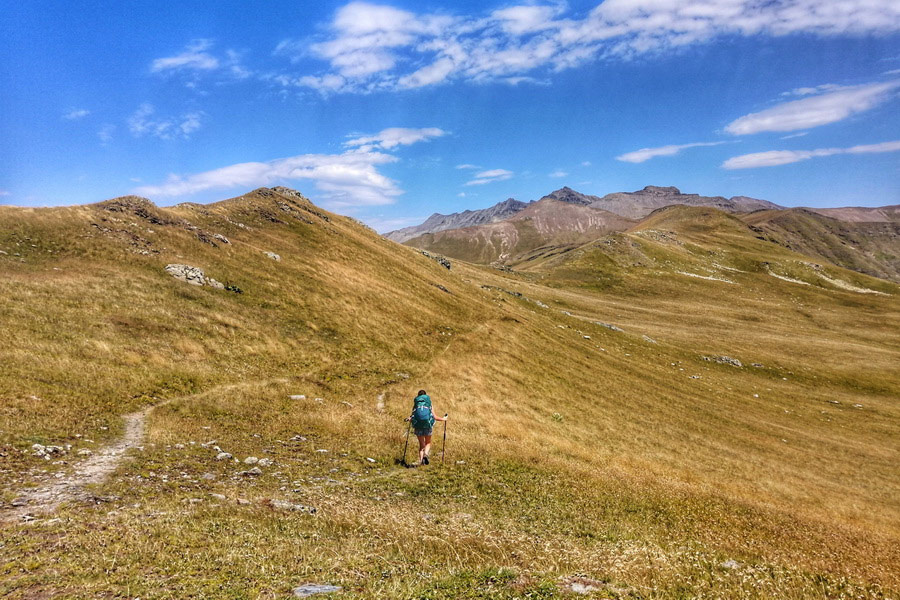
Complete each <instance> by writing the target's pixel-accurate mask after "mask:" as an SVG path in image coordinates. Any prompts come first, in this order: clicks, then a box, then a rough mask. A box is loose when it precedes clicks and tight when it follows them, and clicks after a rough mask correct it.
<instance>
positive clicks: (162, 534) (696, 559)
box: [0, 189, 900, 598]
mask: <svg viewBox="0 0 900 600" xmlns="http://www.w3.org/2000/svg"><path fill="white" fill-rule="evenodd" d="M0 224H2V225H0V250H2V251H4V252H6V254H0V275H2V277H0V286H2V290H0V292H2V293H0V331H2V333H3V337H4V340H5V343H4V344H3V345H2V347H0V411H2V412H0V415H2V422H0V429H2V434H0V435H2V438H0V439H2V443H3V448H2V453H3V458H2V461H3V462H2V471H3V472H2V473H0V477H2V479H0V481H2V486H3V488H2V490H3V491H2V494H3V497H2V498H0V500H4V501H10V500H12V499H13V498H15V496H16V493H17V490H20V489H22V488H23V487H24V486H28V485H35V484H38V483H39V482H40V481H41V478H42V477H46V476H48V475H50V473H44V471H50V472H53V471H58V470H59V471H65V470H66V469H67V468H68V467H69V465H66V464H54V463H55V462H57V461H44V460H40V459H38V458H37V457H34V456H32V455H31V454H30V453H29V452H28V448H29V447H30V445H31V444H32V443H35V442H40V443H45V444H46V443H54V444H65V443H70V444H72V445H73V449H72V451H71V452H70V453H69V454H68V455H66V457H65V459H64V460H65V461H68V462H73V461H75V460H77V459H76V458H75V452H76V450H77V449H79V448H82V447H87V448H96V447H97V446H98V445H99V444H100V443H102V442H103V440H104V439H109V438H110V437H112V436H114V435H116V433H117V429H118V428H119V426H120V425H119V423H120V421H119V419H118V417H119V415H121V414H124V413H127V412H130V411H132V410H135V409H137V408H139V407H143V406H152V405H158V407H157V408H156V409H154V410H153V411H152V412H151V413H150V417H149V423H148V425H149V429H148V434H147V439H146V440H145V444H144V446H143V449H142V450H141V451H138V452H135V458H134V460H132V461H131V462H127V463H125V464H123V465H122V466H121V467H120V468H119V470H118V471H117V472H116V473H115V475H114V477H113V478H112V479H111V480H109V481H108V482H107V483H105V484H103V485H101V486H98V489H97V490H96V493H97V495H98V496H101V497H104V498H106V499H108V500H110V501H109V502H104V503H101V504H97V505H85V504H83V503H70V504H68V505H65V506H63V507H62V508H61V509H60V511H59V513H58V514H57V515H56V517H57V518H58V519H59V520H51V519H46V518H45V519H41V520H38V521H37V522H35V523H34V524H31V525H15V524H6V525H3V526H2V529H0V536H2V540H0V543H2V545H3V546H2V547H3V551H4V556H5V558H4V560H3V561H2V563H0V568H2V571H0V593H4V594H8V595H10V596H11V597H13V598H35V597H84V598H94V597H105V596H111V597H141V598H184V597H227V598H245V597H263V598H282V597H287V596H289V594H290V590H291V589H292V588H293V587H295V586H297V585H300V584H302V583H305V582H310V581H315V582H320V583H332V584H337V585H340V586H342V587H343V592H342V593H341V594H342V595H341V594H338V595H335V597H370V598H385V597H398V598H420V597H424V598H458V597H470V598H482V597H491V598H517V597H532V598H537V597H546V598H551V597H566V596H568V595H571V594H572V592H571V589H572V587H571V585H570V584H572V583H573V582H576V583H577V582H579V581H580V582H582V583H583V584H584V585H588V586H589V587H591V588H593V590H592V591H591V592H590V593H591V594H593V595H594V597H632V598H688V597H691V598H694V597H709V598H719V597H742V598H771V597H786V598H805V597H809V598H821V597H829V598H838V597H848V598H850V597H853V598H856V597H872V598H878V597H894V596H896V594H897V592H898V589H900V576H898V572H900V552H898V550H897V548H898V541H900V526H898V523H900V501H898V497H900V481H898V473H897V468H896V465H897V464H898V459H900V449H898V441H897V440H898V436H900V426H898V417H900V414H898V413H900V407H898V405H897V398H898V395H900V378H898V375H897V369H896V365H897V364H898V358H900V336H898V331H900V316H898V311H897V308H898V305H897V295H898V293H900V289H898V287H897V286H895V285H893V284H889V283H886V282H882V281H879V280H875V279H872V278H868V277H865V276H863V275H859V274H856V273H851V272H849V271H845V270H843V269H839V268H837V267H831V266H827V265H826V266H822V265H820V267H819V269H818V270H817V269H815V268H814V267H812V266H809V265H807V264H805V262H804V257H802V256H800V255H797V254H794V253H792V252H790V251H788V250H786V249H781V248H779V247H778V246H775V245H773V244H771V243H767V242H764V241H761V240H757V239H755V238H754V237H753V235H751V234H750V233H748V231H747V229H746V227H745V226H744V225H743V224H741V223H739V222H737V221H736V220H734V218H733V217H730V216H727V215H724V214H723V213H720V212H718V211H715V210H711V209H677V210H675V211H661V212H660V213H659V214H657V215H655V216H654V217H653V220H651V221H649V222H647V223H645V224H644V225H643V226H642V227H641V228H638V229H635V230H632V231H629V232H626V233H623V234H617V235H614V236H610V237H607V238H604V239H601V240H598V241H597V242H593V243H591V244H587V245H583V246H575V247H566V248H560V249H555V250H554V249H545V250H544V251H537V252H535V253H534V254H533V255H531V256H530V257H529V259H527V260H526V261H524V262H522V263H521V264H519V265H516V272H511V273H509V272H501V271H497V270H493V269H488V268H484V267H476V266H472V265H466V264H464V263H458V262H454V265H453V268H452V270H449V271H448V270H447V269H445V268H444V267H442V266H441V265H439V264H438V263H437V262H435V261H433V260H431V259H429V258H427V257H425V256H422V255H421V254H419V253H418V252H416V251H414V250H412V249H409V248H406V247H403V246H400V245H397V244H394V243H393V242H389V241H387V240H384V239H382V238H380V237H379V236H377V235H375V234H374V233H373V232H371V231H370V230H368V229H366V228H365V227H363V226H361V225H359V224H357V223H355V222H353V221H352V220H349V219H346V218H343V217H339V216H337V215H333V214H330V213H326V212H324V211H322V210H320V209H318V208H316V207H314V206H313V205H312V204H310V203H309V202H308V201H306V200H305V199H303V198H302V197H300V196H298V195H295V194H294V193H292V192H290V191H288V190H283V189H282V190H279V191H272V190H267V189H262V190H257V191H256V192H253V193H250V194H247V195H245V196H242V197H240V198H235V199H232V200H228V201H224V202H221V203H218V204H214V205H209V206H197V205H183V206H180V207H176V208H172V209H159V208H156V207H154V206H153V205H151V204H149V203H147V202H145V201H141V200H139V199H133V198H129V199H119V200H116V201H109V202H107V203H101V204H99V205H93V206H87V207H75V208H65V209H46V210H25V209H12V208H3V207H0ZM217 236H218V237H217ZM223 237H224V238H225V239H226V240H227V242H228V243H226V242H225V240H223V239H221V238H223ZM773 248H774V249H775V250H774V253H773V251H772V249H773ZM267 252H271V253H275V254H277V255H279V257H280V260H278V261H276V260H274V259H273V258H270V257H269V256H268V255H267V254H266V253H267ZM170 263H183V264H189V265H192V266H197V267H201V268H203V269H204V270H205V273H206V275H207V276H208V277H211V278H214V279H216V280H218V281H220V282H222V283H223V284H226V285H228V286H232V289H234V288H235V287H236V288H239V289H240V290H241V292H242V293H238V292H236V291H229V290H222V289H214V288H211V287H196V286H191V285H189V284H187V283H184V282H181V281H177V280H175V279H174V278H172V277H170V276H169V275H168V274H167V273H166V272H165V271H164V267H165V266H166V265H167V264H170ZM834 282H843V284H845V285H844V286H843V287H842V286H841V284H836V283H834ZM860 290H868V291H860ZM510 292H512V293H510ZM871 292H880V293H879V294H876V293H871ZM598 323H602V324H606V325H615V326H616V327H618V328H619V329H621V331H619V330H615V329H610V328H609V327H606V326H604V325H602V324H598ZM704 356H705V357H721V356H728V357H731V358H736V359H738V360H740V361H741V363H742V364H743V366H741V367H736V366H732V365H730V364H721V363H719V362H715V360H704V359H703V357H704ZM419 388H425V389H427V390H428V391H429V393H430V394H431V395H432V398H433V399H434V402H435V406H436V408H437V410H439V411H441V412H443V411H449V412H450V413H451V421H450V424H449V428H448V443H447V454H446V464H444V465H443V466H438V465H434V464H433V465H432V466H430V467H427V468H422V469H411V470H406V469H402V468H400V467H398V466H396V465H395V460H396V459H397V458H398V457H399V455H400V454H401V452H402V447H403V435H404V433H405V429H404V423H403V422H402V417H403V416H405V415H406V414H407V412H408V409H409V403H410V400H411V398H412V396H413V395H414V393H415V392H416V390H418V389H419ZM299 395H303V396H305V397H304V398H298V396H299ZM291 396H295V398H294V399H292V398H291ZM104 427H109V430H105V429H103V428H104ZM441 432H442V430H441V429H440V427H438V429H437V433H438V437H439V436H440V434H441ZM85 438H88V439H91V440H93V441H94V442H93V443H91V442H87V441H85ZM213 440H215V441H214V443H213V444H209V445H207V446H204V445H203V444H207V443H208V442H212V441H213ZM213 445H216V446H219V447H220V448H222V449H223V450H225V451H227V452H229V453H232V454H233V455H234V456H235V457H237V458H239V459H243V458H244V457H246V456H251V455H252V456H256V457H267V458H270V459H272V460H273V461H274V464H273V465H272V466H269V467H266V468H264V469H262V471H263V474H262V475H260V476H257V477H251V476H246V475H240V474H238V473H239V472H241V471H244V470H246V469H248V468H249V467H248V466H246V465H243V464H236V463H235V462H233V461H228V460H224V461H217V460H215V456H216V453H217V451H215V450H213V449H212V446H213ZM439 448H440V445H438V449H439ZM411 455H412V452H410V456H411ZM369 459H371V460H369ZM372 461H374V462H372ZM210 494H218V495H220V496H212V495H210ZM223 497H224V499H222V498H223ZM283 503H291V504H302V505H304V506H314V507H316V509H317V511H316V513H315V515H310V514H307V512H304V511H290V510H287V509H285V508H284V507H285V504H283Z"/></svg>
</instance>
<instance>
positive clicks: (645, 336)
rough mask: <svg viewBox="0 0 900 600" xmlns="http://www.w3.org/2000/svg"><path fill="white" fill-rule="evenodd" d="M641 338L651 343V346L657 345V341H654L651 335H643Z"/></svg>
mask: <svg viewBox="0 0 900 600" xmlns="http://www.w3.org/2000/svg"><path fill="white" fill-rule="evenodd" d="M641 338H642V339H643V340H644V341H645V342H649V343H651V344H655V343H657V342H656V340H654V339H653V338H652V337H650V336H649V335H642V336H641Z"/></svg>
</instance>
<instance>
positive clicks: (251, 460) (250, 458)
mask: <svg viewBox="0 0 900 600" xmlns="http://www.w3.org/2000/svg"><path fill="white" fill-rule="evenodd" d="M258 462H259V459H258V458H256V457H255V456H248V457H247V458H245V459H244V464H245V465H255V464H256V463H258Z"/></svg>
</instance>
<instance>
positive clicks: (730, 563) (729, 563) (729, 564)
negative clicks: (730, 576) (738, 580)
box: [722, 559, 741, 569]
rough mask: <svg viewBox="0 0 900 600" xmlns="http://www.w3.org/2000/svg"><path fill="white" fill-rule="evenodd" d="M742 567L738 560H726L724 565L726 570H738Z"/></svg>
mask: <svg viewBox="0 0 900 600" xmlns="http://www.w3.org/2000/svg"><path fill="white" fill-rule="evenodd" d="M740 566H741V563H739V562H738V561H736V560H731V559H729V560H726V561H725V562H723V563H722V567H723V568H725V569H738V568H740Z"/></svg>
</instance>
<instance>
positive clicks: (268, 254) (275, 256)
mask: <svg viewBox="0 0 900 600" xmlns="http://www.w3.org/2000/svg"><path fill="white" fill-rule="evenodd" d="M265 255H266V256H268V257H269V258H271V259H272V260H274V261H275V262H281V257H280V256H279V255H277V254H275V253H274V252H266V253H265Z"/></svg>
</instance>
